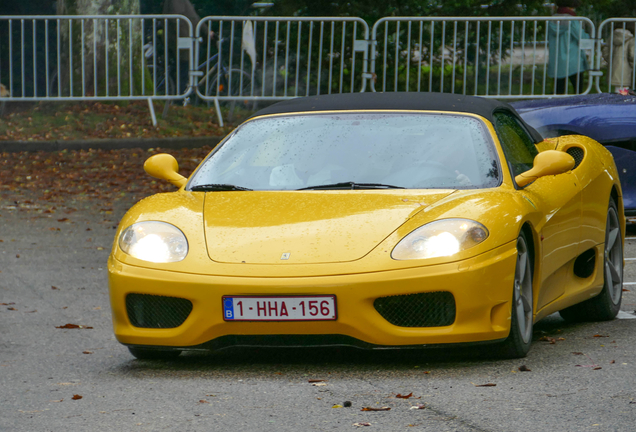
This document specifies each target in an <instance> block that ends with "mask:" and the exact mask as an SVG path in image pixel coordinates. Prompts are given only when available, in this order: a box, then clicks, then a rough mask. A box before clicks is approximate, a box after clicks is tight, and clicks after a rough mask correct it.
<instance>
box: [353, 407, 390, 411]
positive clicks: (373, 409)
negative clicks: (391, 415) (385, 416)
mask: <svg viewBox="0 0 636 432" xmlns="http://www.w3.org/2000/svg"><path fill="white" fill-rule="evenodd" d="M390 410H391V407H382V408H374V407H363V408H362V409H361V410H360V411H390Z"/></svg>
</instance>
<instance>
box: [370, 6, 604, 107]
mask: <svg viewBox="0 0 636 432" xmlns="http://www.w3.org/2000/svg"><path fill="white" fill-rule="evenodd" d="M371 37H372V40H374V41H375V42H374V43H375V44H376V47H375V49H374V50H372V53H371V72H372V73H374V74H375V80H374V81H373V82H372V86H371V87H372V89H373V90H374V91H435V92H450V93H461V94H471V95H477V96H485V97H496V98H500V99H505V98H515V99H519V98H536V97H546V96H549V97H555V96H566V95H568V94H569V95H572V94H578V93H587V92H589V91H590V89H591V88H592V77H593V76H595V74H594V73H591V74H589V79H588V82H587V83H584V84H585V87H584V90H583V91H580V92H579V91H577V89H576V88H575V89H574V90H571V89H569V88H568V87H567V86H566V88H565V92H564V94H558V93H557V84H558V78H562V77H566V76H568V75H572V74H576V73H577V72H579V70H581V69H579V68H578V67H577V63H578V62H581V63H583V64H585V65H586V66H587V65H590V66H591V65H593V64H594V62H593V61H594V49H593V48H594V37H595V28H594V24H593V23H592V21H590V20H589V19H587V18H579V17H506V18H501V17H497V18H494V17H472V18H449V17H434V18H432V17H422V18H406V17H392V18H383V19H381V20H379V21H378V22H376V23H375V25H374V26H373V30H372V36H371ZM570 39H572V40H575V41H576V45H577V46H578V47H579V48H580V49H576V48H572V47H571V45H570V44H569V43H567V41H568V40H570ZM551 47H552V49H553V50H554V51H553V52H552V54H551V53H550V50H551ZM559 49H561V50H567V52H565V53H564V52H563V51H562V52H561V53H559V52H558V50H559ZM573 50H575V52H573ZM563 54H565V56H567V57H569V58H570V62H569V63H568V62H566V63H565V65H563V64H562V65H559V66H557V65H555V64H553V62H552V61H551V60H550V56H551V55H555V56H559V55H563ZM587 57H589V59H588V58H587ZM582 69H583V70H584V69H591V67H583V68H582ZM581 71H582V70H581ZM582 79H583V76H582V75H581V76H580V77H579V80H582ZM577 84H578V83H577Z"/></svg>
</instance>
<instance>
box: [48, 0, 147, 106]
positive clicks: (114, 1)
mask: <svg viewBox="0 0 636 432" xmlns="http://www.w3.org/2000/svg"><path fill="white" fill-rule="evenodd" d="M57 14H58V15H78V18H77V19H72V20H62V21H61V22H60V27H59V31H60V36H61V38H60V40H61V43H60V48H61V49H60V53H61V59H60V65H61V67H59V68H58V70H59V71H60V74H59V76H60V79H61V81H60V83H61V84H62V88H63V89H62V92H63V95H64V96H101V97H104V96H127V95H133V94H139V93H140V88H141V79H140V76H141V75H140V73H139V72H140V70H141V66H140V65H141V61H142V59H141V54H140V53H141V45H142V44H143V42H142V40H143V35H142V32H141V20H139V19H134V20H128V19H120V20H119V21H118V20H113V19H109V20H106V19H97V20H93V19H81V16H85V15H138V14H139V0H58V2H57ZM131 48H132V49H131Z"/></svg>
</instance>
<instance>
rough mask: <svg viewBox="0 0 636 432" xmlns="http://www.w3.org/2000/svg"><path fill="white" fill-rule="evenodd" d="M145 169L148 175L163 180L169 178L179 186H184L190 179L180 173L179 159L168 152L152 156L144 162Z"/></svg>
mask: <svg viewBox="0 0 636 432" xmlns="http://www.w3.org/2000/svg"><path fill="white" fill-rule="evenodd" d="M144 170H145V171H146V173H148V175H150V176H152V177H155V178H158V179H161V180H168V181H169V182H170V183H172V184H173V185H175V186H177V187H182V186H184V185H185V184H186V182H187V181H188V179H187V178H185V177H184V176H182V175H181V174H179V164H178V163H177V160H176V159H175V158H174V156H172V155H169V154H167V153H159V154H156V155H153V156H150V157H149V158H148V159H147V160H146V162H144Z"/></svg>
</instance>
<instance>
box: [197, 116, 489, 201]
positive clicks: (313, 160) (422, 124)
mask: <svg viewBox="0 0 636 432" xmlns="http://www.w3.org/2000/svg"><path fill="white" fill-rule="evenodd" d="M499 178H500V174H499V166H498V163H497V158H496V156H495V150H494V144H493V142H492V140H491V137H490V133H489V132H488V130H487V129H486V127H485V125H484V124H483V122H482V121H480V120H479V119H477V118H474V117H471V116H467V115H459V114H458V115H455V114H451V115H449V114H427V113H421V114H420V113H417V114H413V113H368V112H366V113H342V114H340V113H338V114H333V113H329V114H297V115H288V116H277V117H269V118H263V119H256V120H253V121H250V122H248V123H246V124H244V125H243V126H241V127H240V128H238V129H237V130H236V131H235V132H234V134H233V135H232V136H231V137H229V138H228V139H227V140H226V141H225V143H224V144H223V145H222V146H221V147H220V148H219V149H218V150H216V151H215V152H213V153H212V154H211V155H210V156H209V157H208V158H207V160H206V161H205V162H204V163H203V164H202V165H201V167H200V168H199V169H198V170H197V172H196V173H195V174H194V176H193V178H192V180H191V181H190V184H189V185H188V189H189V190H206V187H209V189H207V190H209V191H213V190H237V191H238V190H297V189H312V188H315V189H376V188H394V187H398V188H408V189H423V188H445V189H467V188H485V187H493V186H498V185H499V184H500V179H499Z"/></svg>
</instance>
